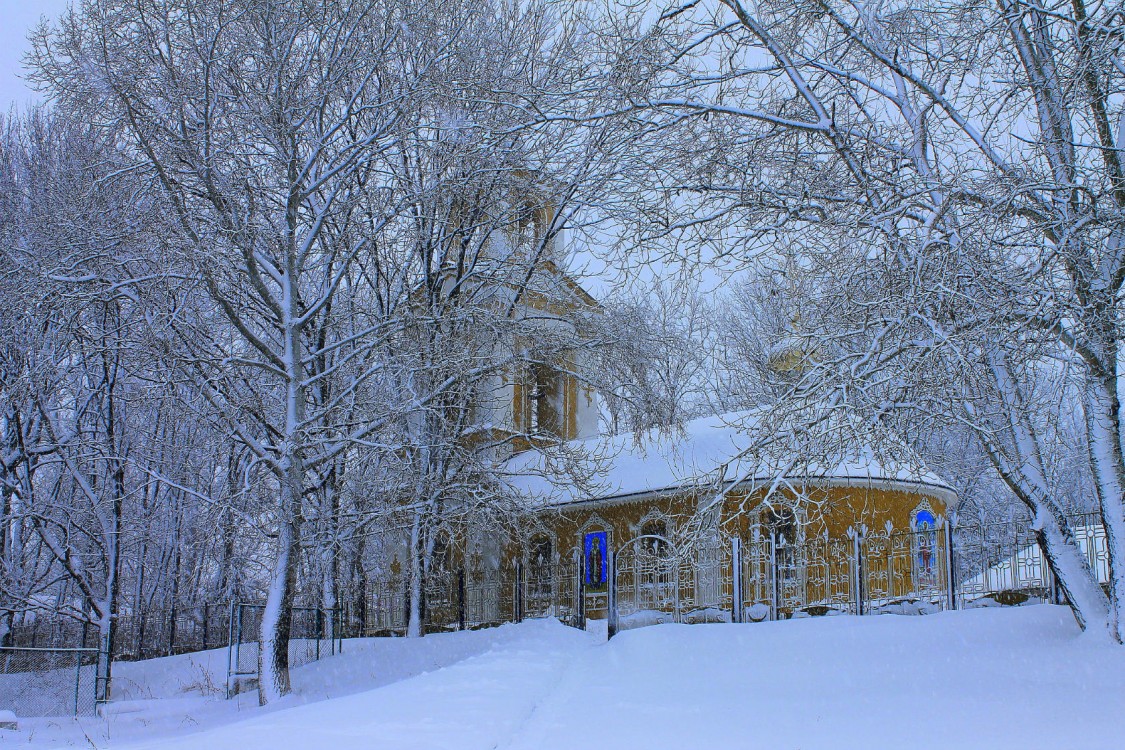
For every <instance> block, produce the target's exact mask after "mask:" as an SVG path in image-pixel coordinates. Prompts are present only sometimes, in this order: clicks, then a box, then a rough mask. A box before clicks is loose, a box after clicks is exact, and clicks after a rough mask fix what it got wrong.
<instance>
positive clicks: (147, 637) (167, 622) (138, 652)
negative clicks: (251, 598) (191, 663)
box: [113, 604, 231, 661]
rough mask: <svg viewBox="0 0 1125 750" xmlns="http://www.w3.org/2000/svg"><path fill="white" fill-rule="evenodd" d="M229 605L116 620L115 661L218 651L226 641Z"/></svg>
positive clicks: (149, 613) (154, 613)
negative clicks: (210, 650) (213, 649)
mask: <svg viewBox="0 0 1125 750" xmlns="http://www.w3.org/2000/svg"><path fill="white" fill-rule="evenodd" d="M230 612H231V608H230V605H229V604H202V605H198V606H191V607H189V606H185V607H176V608H172V609H159V610H151V611H148V612H143V613H136V614H124V615H120V616H118V618H117V633H116V635H115V636H114V641H113V658H114V660H115V661H135V660H139V659H155V658H156V657H159V656H172V655H174V654H189V653H194V652H196V651H206V650H207V649H211V648H222V647H224V646H226V645H228V643H229V640H230Z"/></svg>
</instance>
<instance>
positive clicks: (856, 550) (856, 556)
mask: <svg viewBox="0 0 1125 750" xmlns="http://www.w3.org/2000/svg"><path fill="white" fill-rule="evenodd" d="M866 533H867V527H866V526H864V525H863V524H859V525H857V526H849V527H848V537H849V538H850V539H851V540H852V593H853V595H854V596H855V613H856V614H857V615H862V614H864V611H863V610H864V606H863V605H864V599H865V592H864V590H863V583H864V581H863V578H864V576H863V538H864V537H865V536H866Z"/></svg>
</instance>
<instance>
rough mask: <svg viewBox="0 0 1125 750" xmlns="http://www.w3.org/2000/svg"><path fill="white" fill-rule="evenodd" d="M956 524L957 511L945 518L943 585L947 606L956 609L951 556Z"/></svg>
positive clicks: (954, 563) (953, 562) (955, 575)
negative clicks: (947, 601)
mask: <svg viewBox="0 0 1125 750" xmlns="http://www.w3.org/2000/svg"><path fill="white" fill-rule="evenodd" d="M956 525H957V511H953V512H952V513H950V514H949V517H948V518H947V519H945V586H946V589H947V593H946V596H948V597H949V608H950V609H957V563H956V561H955V560H954V557H953V527H954V526H956Z"/></svg>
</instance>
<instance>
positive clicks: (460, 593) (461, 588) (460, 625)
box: [457, 567, 465, 630]
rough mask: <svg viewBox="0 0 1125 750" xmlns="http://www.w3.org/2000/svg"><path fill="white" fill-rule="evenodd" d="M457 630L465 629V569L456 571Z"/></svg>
mask: <svg viewBox="0 0 1125 750" xmlns="http://www.w3.org/2000/svg"><path fill="white" fill-rule="evenodd" d="M457 629H458V630H464V629H465V568H464V567H461V568H458V570H457Z"/></svg>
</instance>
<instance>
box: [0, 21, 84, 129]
mask: <svg viewBox="0 0 1125 750" xmlns="http://www.w3.org/2000/svg"><path fill="white" fill-rule="evenodd" d="M70 4H71V0H0V112H7V111H8V108H9V107H10V106H11V105H13V104H15V105H17V106H19V107H24V106H27V104H28V103H30V102H35V101H38V100H39V99H40V97H39V95H38V94H36V93H35V92H34V91H32V90H31V89H29V88H28V87H27V84H26V83H25V82H24V81H23V80H22V79H21V78H20V76H21V75H22V74H23V66H22V58H23V55H24V53H25V52H27V46H28V45H27V33H28V31H30V30H31V29H32V28H33V27H34V26H35V25H36V24H37V23H39V19H40V17H42V16H47V17H48V18H55V17H57V16H58V14H59V13H60V12H61V11H62V10H63V9H65V8H66V7H67V6H68V5H70Z"/></svg>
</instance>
